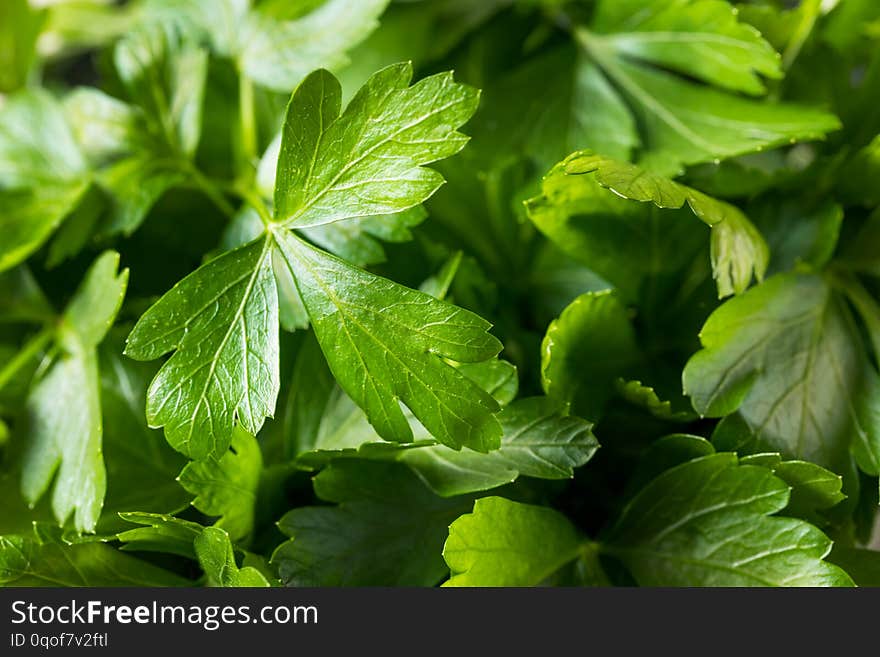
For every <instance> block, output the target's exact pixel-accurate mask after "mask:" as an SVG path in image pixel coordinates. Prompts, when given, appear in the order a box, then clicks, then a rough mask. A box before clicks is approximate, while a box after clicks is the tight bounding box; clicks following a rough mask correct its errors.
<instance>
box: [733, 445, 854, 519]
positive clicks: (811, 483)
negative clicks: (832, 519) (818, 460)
mask: <svg viewBox="0 0 880 657" xmlns="http://www.w3.org/2000/svg"><path fill="white" fill-rule="evenodd" d="M740 462H741V463H742V464H743V465H760V466H762V467H765V468H769V469H770V470H772V471H773V474H775V475H776V476H777V477H779V478H780V479H782V481H784V482H785V483H787V484H788V485H789V487H790V488H791V497H790V498H789V501H788V506H787V507H786V508H785V513H786V515H790V516H795V517H798V518H804V519H805V520H810V521H814V520H815V518H816V514H815V513H814V512H815V511H817V510H824V509H829V508H831V507H833V506H834V505H835V504H837V503H838V502H840V501H842V500H844V499H845V498H846V495H844V494H843V492H842V488H843V478H842V477H841V476H840V475H836V474H834V473H833V472H829V471H828V470H826V469H825V468H823V467H820V466H818V465H816V464H815V463H809V462H807V461H783V460H782V457H781V456H780V455H779V454H754V455H751V456H745V457H743V458H742V459H741V461H740Z"/></svg>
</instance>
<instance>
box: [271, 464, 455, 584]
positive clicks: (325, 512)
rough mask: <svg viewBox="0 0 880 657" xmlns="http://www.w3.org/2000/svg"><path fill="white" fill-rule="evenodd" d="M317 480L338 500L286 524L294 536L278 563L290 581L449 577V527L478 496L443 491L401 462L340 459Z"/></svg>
mask: <svg viewBox="0 0 880 657" xmlns="http://www.w3.org/2000/svg"><path fill="white" fill-rule="evenodd" d="M314 485H315V493H316V494H317V495H318V497H320V498H321V499H323V500H325V501H328V502H336V503H337V504H338V506H335V507H300V508H297V509H293V510H292V511H289V512H288V513H287V514H286V515H285V516H284V517H283V518H282V519H281V521H280V522H279V525H278V526H279V528H280V529H281V531H282V532H284V533H285V534H287V535H288V536H291V537H292V538H291V540H289V541H287V542H285V543H282V544H281V545H280V546H279V547H278V549H277V550H276V551H275V553H274V555H273V556H272V563H273V565H275V567H276V568H277V569H278V572H279V574H280V576H281V579H282V581H283V582H284V583H285V584H286V585H288V586H370V585H375V584H380V583H384V584H393V585H397V586H429V585H434V584H436V583H437V582H439V581H440V579H441V578H442V577H443V574H444V570H445V569H444V566H443V559H442V558H441V557H440V550H441V548H442V546H443V539H444V537H445V536H446V531H447V529H446V528H447V527H448V525H449V523H450V522H452V520H454V519H455V518H456V517H457V516H458V515H460V514H461V513H462V511H463V510H464V509H465V508H467V507H468V506H469V505H470V502H471V500H469V499H466V498H465V499H464V500H463V499H462V498H453V499H451V500H445V499H443V498H441V497H437V496H436V495H434V494H433V493H431V492H430V491H429V490H428V489H427V488H426V487H425V486H424V484H422V483H421V482H420V481H419V479H418V478H417V477H416V476H415V475H414V474H412V473H411V472H409V471H408V470H407V469H406V468H404V467H402V466H400V465H397V464H394V463H371V462H367V461H340V462H338V463H334V464H333V465H331V466H330V467H328V468H326V469H324V470H323V471H322V472H321V473H320V474H319V475H318V476H317V477H315V480H314ZM414 545H418V546H420V548H419V549H418V550H414V549H413V546H414Z"/></svg>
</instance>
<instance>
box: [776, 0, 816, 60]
mask: <svg viewBox="0 0 880 657" xmlns="http://www.w3.org/2000/svg"><path fill="white" fill-rule="evenodd" d="M821 9H822V2H821V0H804V1H803V2H802V3H801V6H800V7H798V9H797V11H799V12H801V19H800V21H799V22H798V24H797V27H796V28H795V29H794V33H793V34H792V36H791V39H790V40H789V42H788V45H787V46H786V47H785V51H784V52H783V53H782V67H783V68H784V69H785V70H786V71H787V70H788V69H790V68H791V65H792V64H794V61H795V60H796V59H797V57H798V55H800V53H801V50H802V49H803V47H804V44H805V43H806V41H807V39H808V38H809V36H810V34H811V33H812V32H813V28H814V27H815V26H816V20H817V19H818V18H819V12H820V11H821Z"/></svg>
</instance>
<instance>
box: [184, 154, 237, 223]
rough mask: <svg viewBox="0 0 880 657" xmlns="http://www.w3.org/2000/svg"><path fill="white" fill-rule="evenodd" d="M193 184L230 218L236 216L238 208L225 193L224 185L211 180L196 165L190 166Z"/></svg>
mask: <svg viewBox="0 0 880 657" xmlns="http://www.w3.org/2000/svg"><path fill="white" fill-rule="evenodd" d="M188 170H189V175H190V180H191V181H192V183H193V185H195V186H196V188H198V189H199V191H201V192H202V193H203V194H204V195H205V196H207V197H208V198H209V199H210V200H211V202H212V203H214V205H216V206H217V208H218V209H219V210H220V211H221V212H222V213H223V214H225V215H226V216H227V217H229V218H230V219H231V218H232V217H234V216H235V213H236V209H235V207H234V206H233V205H232V204H231V203H230V202H229V200H228V199H227V198H226V196H225V195H224V193H223V189H224V188H223V187H222V186H221V185H219V184H217V183H216V182H215V181H213V180H211V179H210V178H208V177H207V176H205V174H203V173H202V172H201V171H199V170H198V169H197V168H195V167H194V166H190V167H188Z"/></svg>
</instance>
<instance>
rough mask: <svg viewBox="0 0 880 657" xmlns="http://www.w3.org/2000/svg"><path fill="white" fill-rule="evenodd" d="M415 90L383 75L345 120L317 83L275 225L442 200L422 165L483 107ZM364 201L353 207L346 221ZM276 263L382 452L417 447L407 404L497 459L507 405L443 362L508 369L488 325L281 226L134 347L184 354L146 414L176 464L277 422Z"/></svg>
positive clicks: (396, 69) (435, 81)
mask: <svg viewBox="0 0 880 657" xmlns="http://www.w3.org/2000/svg"><path fill="white" fill-rule="evenodd" d="M410 76H411V68H410V67H409V66H408V65H399V66H392V67H389V68H387V69H384V70H383V71H380V72H379V73H377V74H376V75H375V76H373V78H371V79H370V80H368V81H367V83H366V84H365V85H364V88H363V89H362V91H361V92H360V93H359V94H358V95H357V96H356V97H355V98H354V99H353V100H352V102H351V104H350V105H349V106H348V108H346V111H345V112H344V113H343V114H342V115H341V116H339V117H338V118H336V115H337V113H338V106H339V84H338V82H336V81H335V79H334V78H333V77H332V76H331V75H330V74H329V73H327V72H326V71H318V72H316V73H314V74H312V75H310V76H309V77H308V78H307V79H306V80H305V81H304V82H303V83H302V84H301V85H300V86H299V87H298V88H297V90H296V92H294V94H293V96H292V98H291V102H290V105H289V107H288V111H287V120H286V123H285V129H284V132H283V138H282V142H281V153H280V156H279V159H278V176H277V179H276V194H275V197H276V207H275V216H276V217H277V218H278V221H280V222H283V223H284V224H285V225H291V226H301V225H304V224H308V223H309V221H311V220H302V218H303V217H308V216H312V215H313V214H314V213H318V212H319V210H320V211H321V213H320V216H321V217H322V219H321V221H324V219H326V220H327V221H334V220H341V219H346V218H352V217H358V216H364V215H365V214H370V213H385V212H389V211H395V210H403V209H406V208H408V207H414V206H415V205H417V204H418V203H420V202H421V201H423V200H424V199H425V198H426V197H427V196H428V195H430V194H431V193H432V192H433V191H434V189H436V187H437V186H438V185H439V184H440V181H441V179H440V178H439V175H438V174H436V173H435V172H432V171H430V170H429V169H423V168H422V167H421V166H420V165H421V164H424V163H427V162H430V161H433V160H434V159H438V158H440V157H444V156H447V155H451V154H453V153H455V152H456V151H457V150H459V149H460V148H461V147H462V146H463V145H464V143H465V140H466V138H465V137H464V136H462V135H460V134H459V133H457V132H455V130H454V128H453V127H452V126H454V125H456V124H458V123H460V122H463V121H465V120H466V119H467V118H468V117H469V116H470V114H471V113H472V112H473V109H474V106H475V103H476V99H477V94H476V92H475V91H473V90H470V89H469V88H467V87H463V86H462V85H457V84H455V83H453V82H452V79H451V77H450V76H449V75H446V74H439V75H435V76H432V77H430V78H426V79H425V80H423V81H421V82H419V83H417V84H416V85H414V86H412V87H407V84H408V82H409V79H410ZM439 99H443V102H442V104H441V105H439V107H441V108H451V109H450V113H448V114H444V110H440V111H436V110H431V111H428V113H427V114H424V113H423V109H424V108H431V107H435V106H437V104H438V102H439ZM327 112H329V114H327V115H326V116H325V113H327ZM374 112H378V114H376V115H375V116H373V113H374ZM394 112H406V113H405V114H401V115H397V114H395V113H394ZM331 116H332V118H328V117H331ZM368 117H373V118H371V119H370V120H371V121H372V127H371V130H370V131H366V132H365V131H364V130H365V127H366V125H367V123H366V122H367V120H368ZM438 117H439V118H438ZM448 121H452V123H451V124H450V123H447V122H448ZM325 124H326V126H325ZM325 127H326V130H325ZM340 131H341V132H340ZM338 135H354V136H355V137H356V138H352V137H349V139H351V141H350V142H346V144H349V147H347V148H346V149H345V150H344V151H343V152H342V154H341V155H340V154H339V153H338V152H337V150H336V147H337V146H338V144H337V143H336V141H337V140H338V139H339V138H340V137H339V136H338ZM358 135H360V136H359V137H358ZM331 139H332V141H330V140H331ZM408 140H412V141H411V142H410V141H408ZM343 141H345V139H343ZM327 144H333V145H334V148H333V149H329V148H328V147H327ZM303 158H306V159H303ZM309 158H314V159H309ZM308 163H311V164H308ZM307 164H308V166H306V165H307ZM303 167H305V168H303ZM401 167H403V168H402V169H401ZM400 171H406V172H409V173H407V174H406V175H407V176H414V178H412V180H413V181H414V184H413V186H403V187H402V188H398V186H397V185H395V184H394V183H395V181H397V180H398V179H397V178H396V177H395V176H396V174H397V173H399V172H400ZM386 173H387V174H388V177H386V175H385V174H386ZM376 175H380V176H381V177H380V178H375V176H376ZM325 176H329V178H328V179H327V181H326V182H323V181H324V177H325ZM363 176H366V177H363ZM357 180H360V181H362V182H364V183H365V186H364V187H363V188H362V189H361V190H360V191H359V192H358V194H351V193H346V194H344V195H343V196H340V197H338V198H339V199H341V200H340V201H339V204H338V207H334V206H332V205H328V204H329V203H331V201H332V199H333V198H337V195H338V194H341V193H342V190H341V189H336V187H335V186H336V185H337V184H339V185H343V184H347V183H344V181H352V182H354V181H357ZM382 181H384V182H382ZM419 181H422V182H419ZM423 183H424V184H423ZM313 184H318V185H323V187H321V189H320V191H317V192H316V194H315V195H311V194H309V192H308V190H309V185H313ZM334 190H336V191H334ZM389 190H395V191H393V195H394V200H389V197H387V194H388V193H389ZM303 194H305V196H303ZM321 199H323V200H321ZM319 200H320V203H318V201H319ZM352 200H356V201H357V203H356V205H355V206H351V205H349V204H350V203H351V202H352ZM333 203H335V202H333ZM389 203H390V204H389ZM293 215H295V216H293ZM314 216H315V217H316V219H315V221H318V220H317V217H318V214H314ZM312 223H314V222H312ZM276 254H277V255H276ZM278 256H280V257H281V258H282V259H283V261H284V263H285V264H286V266H287V269H288V270H289V272H290V274H291V276H292V278H293V281H294V284H295V286H296V289H297V292H298V297H299V301H300V302H301V303H302V305H303V307H304V309H305V311H306V312H307V313H308V316H309V320H310V322H311V324H312V326H313V327H314V328H315V332H316V335H317V336H318V340H319V342H320V343H321V345H322V348H323V350H324V352H325V355H326V356H327V357H328V361H329V364H330V367H331V370H333V371H334V375H335V376H336V378H337V380H338V381H339V382H340V385H341V386H342V387H343V389H345V390H346V392H348V394H349V395H351V396H352V398H353V399H354V400H355V401H356V402H357V403H358V404H359V405H360V406H361V407H362V408H363V409H364V410H365V411H366V413H367V416H368V417H369V419H370V421H371V423H373V425H374V426H375V427H376V428H377V430H378V431H379V433H380V435H382V437H383V438H386V439H388V440H394V441H402V442H405V441H408V440H411V439H412V433H411V431H410V428H409V424H408V423H407V422H406V419H405V417H404V415H403V413H402V411H401V410H400V406H399V401H403V402H404V403H405V404H407V406H409V407H410V409H411V410H412V411H413V412H414V413H415V414H416V416H417V417H418V418H419V420H420V421H421V422H422V423H423V424H424V425H425V426H426V427H427V428H428V430H429V431H431V432H432V434H433V435H435V436H436V437H437V439H438V440H440V441H441V442H443V443H445V444H448V445H450V446H453V447H456V448H458V447H461V446H462V445H468V446H470V447H473V448H474V449H478V450H481V451H488V450H490V449H493V448H495V447H497V446H498V441H499V438H500V433H501V432H500V428H499V427H498V423H497V421H496V420H495V419H494V418H493V417H492V413H493V412H495V411H496V410H497V408H498V407H497V404H496V402H495V401H494V400H493V399H492V398H491V396H489V395H488V394H486V393H484V392H483V391H482V390H480V389H479V388H478V387H477V386H475V385H473V384H471V383H470V381H469V380H468V379H467V378H466V377H464V376H462V375H460V374H458V373H457V372H456V371H455V369H453V368H452V367H450V366H449V365H447V364H446V363H444V362H443V360H442V358H444V357H445V358H449V359H453V360H456V361H459V362H478V361H482V360H487V359H490V358H492V357H493V356H495V355H496V354H497V353H498V352H499V351H500V349H501V344H500V343H499V342H498V341H497V340H496V339H495V338H494V337H492V336H490V335H489V334H488V333H487V330H488V329H489V327H490V325H489V323H488V322H486V321H484V320H482V319H480V318H479V317H477V316H476V315H474V314H473V313H470V312H468V311H465V310H462V309H460V308H456V307H454V306H452V305H450V304H447V303H445V302H442V301H439V300H437V299H434V298H433V297H431V296H429V295H427V294H424V293H421V292H417V291H414V290H410V289H407V288H405V287H403V286H401V285H397V284H396V283H393V282H391V281H389V280H386V279H382V278H380V277H377V276H375V275H373V274H370V273H368V272H366V271H363V270H359V269H357V268H355V267H353V266H351V265H349V264H347V263H346V262H345V261H343V260H341V259H339V258H336V257H334V256H331V255H329V254H327V253H325V252H323V251H321V250H319V249H316V248H315V247H314V246H312V245H310V244H308V243H307V242H305V241H304V240H302V239H300V238H298V237H297V236H295V235H294V234H293V233H291V232H290V231H289V230H287V229H286V228H284V227H282V226H280V225H278V224H275V223H272V224H271V225H270V230H269V232H267V233H266V234H265V235H264V236H263V237H261V238H258V239H256V240H255V241H253V242H251V243H250V244H248V245H245V246H243V247H240V248H238V249H236V250H234V251H232V252H229V253H226V254H224V255H222V256H220V257H218V258H217V259H215V260H213V261H212V262H209V263H208V264H206V265H204V266H203V267H201V268H200V269H199V270H197V271H195V272H194V273H192V274H190V276H188V277H187V278H185V279H184V280H183V281H181V282H180V283H179V284H178V285H177V286H176V287H175V288H174V289H173V290H171V291H170V292H168V293H167V294H166V295H165V296H164V297H162V299H160V300H159V301H158V302H157V303H156V304H155V305H154V306H153V307H152V308H150V310H148V311H147V312H146V313H145V314H144V315H143V317H141V319H140V321H139V322H138V324H137V325H136V326H135V328H134V330H133V331H132V333H131V335H130V336H129V339H128V344H127V347H126V353H127V354H128V355H129V356H131V357H133V358H137V359H140V360H151V359H154V358H157V357H159V356H161V355H162V354H164V353H167V352H169V351H172V350H176V353H175V354H174V355H173V356H172V357H171V359H169V360H168V361H167V362H166V364H165V365H164V366H163V367H162V369H161V370H160V371H159V374H158V375H157V377H156V379H155V380H154V381H153V384H152V385H151V387H150V393H149V397H148V401H147V416H148V419H149V421H150V424H151V425H152V426H165V427H166V435H167V436H168V440H169V442H170V443H171V444H172V446H174V447H175V449H178V450H180V451H182V452H183V453H185V454H187V455H189V456H191V457H192V458H195V459H202V458H205V457H207V456H209V455H212V454H213V455H215V456H217V455H220V454H222V453H223V452H224V451H225V450H226V448H227V447H228V445H229V441H230V439H231V435H232V426H233V422H234V421H235V420H238V421H239V422H240V423H241V425H242V426H243V427H244V429H245V430H247V431H248V432H249V433H251V434H256V433H257V432H258V431H259V429H260V427H261V426H262V423H263V420H264V419H265V417H267V416H269V415H271V414H272V413H273V409H274V405H275V400H276V397H277V394H278V379H279V376H278V330H277V326H278V322H279V298H278V291H277V289H278V288H277V287H276V278H275V274H274V272H273V264H272V259H273V257H278ZM230 281H234V282H232V283H230Z"/></svg>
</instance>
